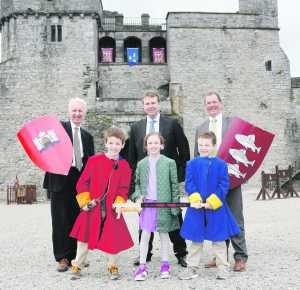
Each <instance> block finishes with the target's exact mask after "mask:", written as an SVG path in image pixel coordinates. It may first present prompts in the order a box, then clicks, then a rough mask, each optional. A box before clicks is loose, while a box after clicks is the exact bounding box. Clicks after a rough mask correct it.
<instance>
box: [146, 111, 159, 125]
mask: <svg viewBox="0 0 300 290" xmlns="http://www.w3.org/2000/svg"><path fill="white" fill-rule="evenodd" d="M159 117H160V114H159V113H158V114H157V115H156V116H155V118H153V119H152V118H150V117H149V116H147V123H148V122H150V121H152V120H154V121H156V122H159Z"/></svg>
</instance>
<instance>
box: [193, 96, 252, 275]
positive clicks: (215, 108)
mask: <svg viewBox="0 0 300 290" xmlns="http://www.w3.org/2000/svg"><path fill="white" fill-rule="evenodd" d="M204 106H205V109H206V112H207V114H208V118H209V119H208V120H206V121H205V122H204V123H202V124H201V125H200V126H199V127H197V129H196V135H195V149H194V155H195V156H198V155H199V153H198V145H197V140H198V136H199V135H200V134H202V133H204V132H207V131H213V132H214V133H215V134H216V136H217V148H219V146H220V144H221V142H222V138H223V136H224V134H225V133H226V131H227V130H228V128H229V124H230V118H229V117H226V116H223V114H222V111H223V103H222V99H221V98H220V96H219V95H218V94H217V93H216V92H209V93H208V94H207V95H206V96H205V97H204ZM227 203H228V205H229V207H230V209H231V211H232V213H233V215H234V216H235V218H236V220H237V222H238V224H239V226H240V229H241V232H240V234H239V235H237V236H234V237H232V238H231V244H232V246H233V249H234V255H233V256H234V260H235V264H234V267H233V270H234V271H236V272H242V271H245V270H246V262H247V259H248V254H247V246H246V239H245V228H244V215H243V198H242V190H241V186H238V187H236V188H233V189H231V190H229V192H228V195H227ZM215 266H216V261H215V259H214V260H213V261H210V262H209V263H208V264H207V265H206V267H207V268H212V267H215Z"/></svg>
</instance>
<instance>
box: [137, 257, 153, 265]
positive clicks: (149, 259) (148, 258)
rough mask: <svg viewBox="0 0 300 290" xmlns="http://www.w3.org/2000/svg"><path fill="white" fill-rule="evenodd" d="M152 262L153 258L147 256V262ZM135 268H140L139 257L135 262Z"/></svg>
mask: <svg viewBox="0 0 300 290" xmlns="http://www.w3.org/2000/svg"><path fill="white" fill-rule="evenodd" d="M150 261H151V256H147V259H146V262H150ZM133 265H134V266H139V265H140V257H137V258H136V259H135V260H134V262H133Z"/></svg>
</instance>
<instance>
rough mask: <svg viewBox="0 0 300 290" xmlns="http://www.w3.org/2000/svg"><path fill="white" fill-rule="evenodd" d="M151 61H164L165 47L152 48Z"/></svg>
mask: <svg viewBox="0 0 300 290" xmlns="http://www.w3.org/2000/svg"><path fill="white" fill-rule="evenodd" d="M152 58H153V63H165V62H166V60H165V49H164V48H152Z"/></svg>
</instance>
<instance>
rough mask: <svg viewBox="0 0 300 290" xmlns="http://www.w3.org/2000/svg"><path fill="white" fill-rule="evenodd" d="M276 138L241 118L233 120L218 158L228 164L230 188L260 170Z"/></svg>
mask: <svg viewBox="0 0 300 290" xmlns="http://www.w3.org/2000/svg"><path fill="white" fill-rule="evenodd" d="M273 138H274V134H272V133H270V132H267V131H265V130H263V129H261V128H258V127H256V126H254V125H252V124H250V123H248V122H246V121H244V120H242V119H240V118H237V117H235V118H232V119H231V122H230V124H229V129H228V130H227V132H226V134H225V136H224V137H223V141H222V144H221V146H220V148H219V150H218V157H220V158H221V159H223V160H225V161H226V162H227V164H228V174H229V177H230V188H235V187H237V186H239V185H241V184H243V183H244V182H246V181H247V180H249V178H250V177H251V176H253V174H255V172H256V171H257V169H258V168H259V166H260V165H261V163H262V161H263V160H264V158H265V156H266V154H267V152H268V150H269V148H270V146H271V144H272V141H273Z"/></svg>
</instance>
